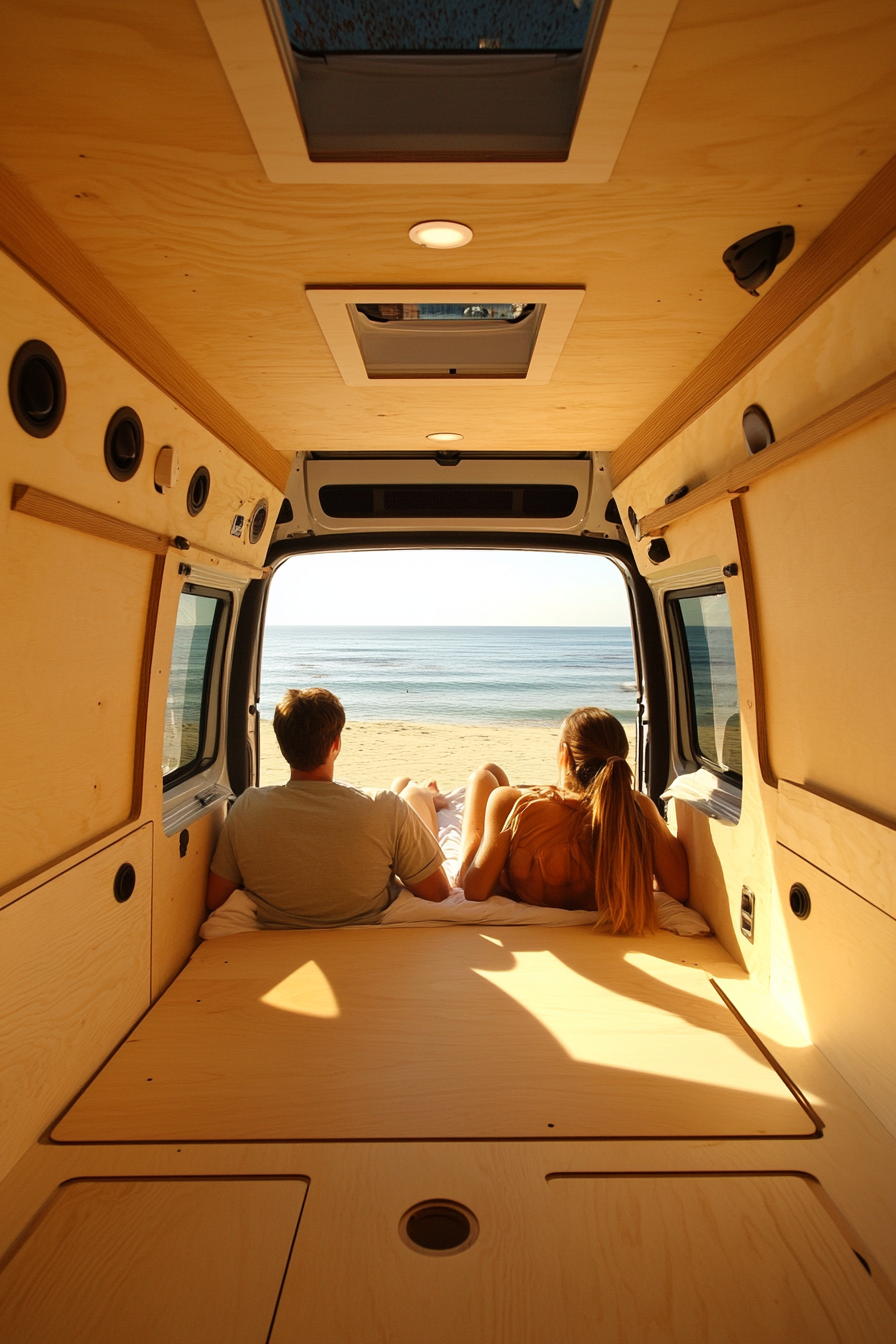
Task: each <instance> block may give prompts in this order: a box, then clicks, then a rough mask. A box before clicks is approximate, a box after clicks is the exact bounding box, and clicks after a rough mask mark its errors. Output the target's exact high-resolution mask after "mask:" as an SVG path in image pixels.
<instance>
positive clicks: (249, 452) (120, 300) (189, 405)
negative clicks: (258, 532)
mask: <svg viewBox="0 0 896 1344" xmlns="http://www.w3.org/2000/svg"><path fill="white" fill-rule="evenodd" d="M0 191H2V194H3V203H4V208H3V214H2V216H0V246H2V247H3V249H4V251H5V252H7V253H8V254H9V256H11V257H13V258H14V259H15V260H16V261H17V262H19V264H20V265H21V266H23V267H24V268H25V270H27V271H29V272H30V273H31V275H33V276H34V277H35V279H37V280H39V281H40V283H41V284H42V285H44V286H45V287H46V288H47V289H48V290H49V291H50V292H51V293H52V294H54V295H55V296H56V297H57V298H58V299H60V300H61V302H62V303H64V304H65V306H66V307H67V308H69V309H71V311H72V312H73V313H75V314H76V315H77V316H78V317H80V318H81V319H82V321H84V322H85V324H86V325H87V326H88V327H90V328H91V330H92V331H94V332H96V334H97V335H98V336H101V337H102V339H103V340H104V341H107V342H108V344H109V345H111V346H112V347H113V349H115V350H117V351H118V353H119V354H120V355H123V356H124V358H125V359H126V360H128V362H129V363H131V364H133V365H134V367H135V368H136V369H139V370H140V372H141V373H143V374H145V375H146V377H147V378H148V379H149V380H150V382H153V383H155V385H156V386H157V387H159V388H161V390H162V391H163V392H166V393H167V394H168V395H169V396H170V397H171V398H172V399H173V400H174V401H176V402H177V403H178V405H179V406H182V407H183V408H184V410H185V411H188V412H189V413H190V414H191V415H192V416H193V417H194V418H195V419H196V420H198V421H199V423H200V424H201V425H204V426H205V428H206V429H208V430H211V432H212V433H213V434H215V435H216V436H217V437H218V438H219V439H222V440H223V441H224V442H225V443H227V444H228V445H229V446H230V447H231V448H233V450H234V452H237V453H239V454H240V456H241V457H244V458H245V459H246V461H247V462H250V463H251V464H252V466H254V467H255V468H256V469H257V470H258V471H260V472H261V474H262V475H263V476H264V477H265V478H266V479H267V480H269V481H270V482H271V483H272V484H273V485H274V487H275V488H276V489H282V488H283V486H284V485H285V484H286V479H287V475H288V467H287V465H286V464H285V463H284V462H282V461H281V460H280V458H279V457H278V455H277V453H276V452H275V450H274V449H273V448H272V447H271V445H270V444H269V443H267V442H266V440H265V439H264V438H263V437H262V436H261V435H260V434H259V433H258V432H257V431H256V430H254V429H253V428H252V426H251V425H249V424H248V423H247V422H246V421H245V420H244V419H243V417H242V416H241V415H240V414H239V413H238V412H237V411H235V410H234V409H233V407H232V406H229V405H228V404H227V402H226V401H225V400H224V398H223V397H221V396H220V395H219V394H218V393H217V392H215V390H214V388H212V387H210V386H209V385H208V383H206V381H205V379H204V378H202V377H200V375H199V374H197V373H196V371H195V369H192V368H191V367H190V366H189V365H188V364H187V363H186V362H185V360H183V359H182V358H181V356H180V355H179V354H178V352H177V351H176V350H175V349H174V348H173V347H172V346H171V345H170V344H169V343H168V342H167V341H166V340H165V339H164V338H163V337H162V336H160V334H159V333H158V332H157V331H156V330H155V329H154V328H153V327H152V326H151V325H150V323H149V322H147V321H146V319H145V318H144V317H143V316H142V314H141V313H140V312H139V311H138V310H137V309H136V308H135V307H134V306H133V304H131V303H129V302H128V300H127V299H125V298H124V296H123V295H121V294H120V293H119V292H118V291H117V290H116V289H115V287H114V285H112V284H110V282H109V281H108V280H107V278H106V277H105V276H104V275H103V273H102V271H101V270H99V269H98V268H97V267H96V266H94V265H93V264H92V263H91V262H90V261H89V260H88V258H87V257H85V256H84V254H83V253H82V252H80V251H79V249H78V248H77V247H76V246H75V245H74V244H73V243H72V241H71V239H70V238H69V237H68V236H67V235H66V234H65V233H63V231H62V230H61V229H60V228H59V227H58V225H57V224H56V223H55V221H54V220H53V219H51V217H50V216H49V215H48V214H47V213H46V212H45V211H44V210H42V209H41V207H40V206H39V205H38V203H37V201H35V200H34V198H33V197H32V196H31V195H30V193H29V192H28V191H27V190H25V188H24V187H23V186H22V184H21V183H20V182H19V181H18V180H17V178H16V177H15V176H14V175H13V174H12V173H9V172H7V171H6V169H5V168H3V167H2V165H0Z"/></svg>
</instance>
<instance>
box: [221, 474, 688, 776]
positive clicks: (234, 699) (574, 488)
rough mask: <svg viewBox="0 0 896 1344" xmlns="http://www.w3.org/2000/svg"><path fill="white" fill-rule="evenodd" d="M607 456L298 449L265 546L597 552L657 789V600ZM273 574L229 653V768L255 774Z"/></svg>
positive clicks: (663, 761) (304, 550) (640, 758)
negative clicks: (619, 600) (623, 615)
mask: <svg viewBox="0 0 896 1344" xmlns="http://www.w3.org/2000/svg"><path fill="white" fill-rule="evenodd" d="M608 458H609V454H604V453H575V454H557V453H555V454H534V453H530V454H520V455H519V456H512V457H511V456H509V455H507V454H485V453H470V454H465V453H461V452H457V451H444V452H442V451H431V452H425V453H419V454H398V453H396V454H390V455H388V456H373V455H371V454H368V453H363V454H348V453H346V454H333V453H318V454H315V453H299V454H297V455H296V459H295V462H294V464H293V470H292V473H291V475H290V480H289V484H288V486H287V492H286V498H285V500H284V503H283V507H282V509H281V512H280V516H279V518H278V522H277V527H276V528H275V531H274V535H273V541H272V544H271V548H270V551H269V553H268V565H269V566H270V568H271V571H272V572H273V571H275V570H276V568H277V567H278V565H280V564H281V563H283V562H284V561H285V560H286V559H288V558H289V557H290V556H294V555H298V554H309V553H312V552H320V551H334V550H368V549H369V550H379V549H383V548H387V549H405V548H406V549H418V548H430V547H439V548H453V547H464V548H475V549H520V550H529V551H531V550H546V551H567V552H569V551H577V552H585V553H590V554H596V555H603V556H606V557H607V558H609V559H611V560H613V561H614V563H615V564H616V565H617V566H618V567H619V569H620V571H621V572H622V574H623V576H624V578H625V581H626V584H627V588H628V593H629V602H630V609H631V618H632V631H633V643H634V664H635V675H636V683H637V718H636V760H635V763H634V764H635V774H636V780H637V785H638V787H639V788H641V789H642V790H644V791H645V792H647V793H650V794H651V796H653V797H654V798H655V799H657V800H658V799H659V795H660V794H661V793H662V791H663V789H664V788H665V787H666V784H667V782H668V775H669V731H668V698H667V691H666V676H665V667H664V661H663V655H662V647H661V642H660V636H659V626H658V621H657V613H656V606H655V602H654V599H653V596H652V594H651V592H650V590H649V587H648V585H647V584H646V583H645V582H644V580H643V578H642V577H641V576H640V574H639V573H638V570H637V566H636V565H635V563H634V559H633V557H632V553H631V548H630V547H629V544H628V542H627V540H626V538H625V533H624V531H623V529H622V527H621V526H620V525H619V524H618V522H617V521H616V519H617V518H618V514H617V513H616V509H615V505H614V503H613V501H612V497H611V494H610V483H609V470H608ZM269 582H270V575H269V576H268V577H267V578H264V579H259V580H256V581H254V582H253V583H252V584H251V585H250V589H249V591H248V592H247V593H246V596H245V598H244V601H243V605H242V609H241V613H240V621H239V626H238V629H237V634H236V646H235V649H234V657H233V680H232V685H231V693H230V699H229V704H230V714H229V723H228V739H229V740H228V771H229V775H230V782H231V786H232V787H233V789H234V791H235V792H237V793H239V792H240V791H241V790H242V789H244V788H247V787H248V786H250V785H253V784H257V783H258V779H259V766H260V737H259V722H258V713H257V710H258V704H259V699H260V669H261V653H262V641H263V625H264V610H265V604H266V596H267V589H268V584H269Z"/></svg>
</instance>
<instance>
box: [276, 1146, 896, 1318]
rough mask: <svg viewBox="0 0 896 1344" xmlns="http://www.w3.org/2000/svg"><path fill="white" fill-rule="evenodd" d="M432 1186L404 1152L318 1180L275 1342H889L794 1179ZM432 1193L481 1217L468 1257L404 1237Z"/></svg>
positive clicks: (848, 1263) (474, 1173)
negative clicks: (440, 1253) (403, 1224)
mask: <svg viewBox="0 0 896 1344" xmlns="http://www.w3.org/2000/svg"><path fill="white" fill-rule="evenodd" d="M483 1156H484V1155H483ZM508 1157H509V1160H510V1162H511V1163H512V1161H513V1159H512V1157H511V1156H510V1155H508ZM426 1176H427V1173H426V1168H425V1166H424V1165H423V1164H422V1163H420V1162H417V1161H413V1160H411V1161H409V1162H408V1161H405V1162H403V1161H402V1155H401V1151H400V1150H399V1151H398V1152H395V1151H394V1150H393V1152H392V1153H387V1152H385V1151H382V1150H380V1152H378V1153H376V1155H374V1153H373V1152H370V1151H365V1150H364V1149H363V1148H362V1149H357V1148H353V1150H352V1152H351V1154H350V1155H348V1154H347V1160H346V1167H345V1170H344V1172H343V1173H342V1174H339V1175H337V1173H336V1172H335V1171H334V1172H333V1173H332V1175H331V1177H330V1179H329V1180H328V1182H327V1186H328V1188H327V1190H326V1191H322V1190H319V1189H318V1188H317V1187H316V1185H315V1182H314V1180H313V1179H312V1182H311V1188H310V1191H309V1196H308V1200H307V1204H306V1208H305V1212H304V1214H303V1218H302V1223H301V1226H300V1228H299V1234H298V1237H297V1239H296V1247H295V1251H294V1253H293V1257H292V1261H291V1264H290V1269H289V1272H288V1274H287V1279H286V1284H285V1286H284V1292H283V1297H282V1299H281V1303H280V1308H279V1311H278V1313H277V1320H276V1323H275V1326H274V1330H273V1333H272V1344H286V1342H287V1341H289V1342H290V1344H292V1341H296V1344H311V1342H312V1341H313V1342H314V1344H343V1341H346V1340H356V1339H357V1340H360V1339H363V1340H364V1341H365V1344H368V1341H369V1344H411V1342H412V1341H417V1340H420V1339H427V1340H431V1341H433V1344H451V1342H453V1341H455V1340H458V1339H463V1340H465V1341H469V1342H470V1344H549V1341H554V1340H556V1341H560V1340H562V1341H563V1344H593V1341H594V1340H596V1339H597V1340H606V1341H608V1342H610V1341H611V1342H612V1344H644V1341H656V1344H660V1342H662V1344H719V1341H722V1340H724V1341H726V1344H756V1341H757V1340H759V1339H763V1340H768V1341H769V1344H790V1341H792V1340H793V1339H794V1338H795V1337H800V1338H805V1339H810V1340H812V1342H813V1344H884V1341H886V1340H888V1339H889V1338H890V1332H891V1331H892V1329H893V1324H894V1317H893V1315H892V1313H891V1311H890V1309H889V1307H888V1306H887V1304H886V1302H885V1301H884V1299H883V1298H882V1296H881V1295H880V1294H879V1293H878V1291H877V1289H876V1288H875V1286H874V1284H873V1282H872V1281H871V1279H869V1277H868V1275H867V1274H866V1273H865V1271H864V1270H863V1269H862V1267H861V1265H860V1264H859V1261H858V1260H857V1259H856V1257H855V1255H854V1254H853V1252H852V1250H851V1249H850V1246H849V1243H848V1242H847V1241H846V1240H845V1239H844V1237H843V1236H842V1235H841V1233H840V1231H839V1229H838V1228H837V1226H836V1225H835V1224H834V1222H833V1221H832V1220H831V1219H830V1218H829V1217H828V1215H827V1213H826V1211H825V1209H824V1208H823V1207H822V1205H821V1203H820V1202H819V1201H818V1200H817V1199H816V1197H815V1194H814V1193H813V1189H812V1185H811V1183H810V1182H808V1181H805V1180H803V1179H801V1177H800V1176H798V1175H795V1174H789V1173H786V1172H781V1173H778V1174H767V1175H742V1176H738V1175H733V1174H730V1175H721V1174H720V1175H717V1176H706V1175H703V1176H701V1175H697V1174H687V1175H685V1174H683V1175H680V1176H668V1175H665V1176H664V1175H650V1174H647V1173H643V1174H639V1175H633V1174H624V1173H620V1174H618V1175H607V1174H604V1175H601V1174H595V1175H594V1176H592V1177H588V1176H584V1177H582V1176H579V1177H573V1176H566V1177H561V1178H557V1177H554V1178H552V1177H551V1176H550V1174H549V1176H548V1179H547V1180H545V1179H544V1178H542V1179H541V1180H540V1181H534V1180H532V1181H521V1180H519V1179H516V1180H514V1179H507V1177H508V1176H509V1171H508V1170H507V1169H506V1168H505V1163H504V1157H503V1154H502V1155H501V1157H498V1155H497V1154H495V1165H494V1166H490V1165H489V1163H488V1162H487V1161H483V1162H481V1163H480V1164H474V1163H469V1162H468V1163H465V1164H463V1165H461V1164H460V1163H458V1164H457V1167H456V1170H455V1171H454V1173H452V1175H448V1173H447V1172H446V1171H445V1170H444V1168H443V1166H442V1163H438V1164H434V1166H433V1168H432V1171H431V1173H430V1176H429V1180H427V1179H426ZM446 1177H447V1179H446ZM334 1178H335V1179H334ZM427 1197H429V1198H434V1197H435V1198H438V1197H441V1198H451V1199H453V1200H456V1201H457V1202H458V1203H461V1204H463V1205H464V1206H465V1207H467V1208H468V1209H470V1210H471V1211H472V1212H473V1213H474V1214H475V1215H476V1217H477V1219H478V1222H479V1236H478V1239H477V1240H476V1242H475V1243H474V1245H473V1246H472V1247H470V1249H469V1250H466V1251H464V1252H462V1253H461V1254H459V1255H455V1256H450V1257H446V1258H434V1257H429V1256H422V1255H418V1254H415V1253H414V1252H413V1250H411V1249H409V1248H408V1247H407V1246H405V1245H404V1244H403V1243H402V1241H401V1240H400V1239H399V1236H398V1224H399V1220H400V1218H401V1215H402V1213H403V1212H404V1211H405V1210H406V1209H407V1208H409V1207H410V1206H412V1205H413V1204H414V1203H415V1202H416V1201H417V1200H419V1199H420V1198H427ZM337 1211H338V1212H337Z"/></svg>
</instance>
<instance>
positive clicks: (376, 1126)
mask: <svg viewBox="0 0 896 1344" xmlns="http://www.w3.org/2000/svg"><path fill="white" fill-rule="evenodd" d="M739 974H740V973H739V972H738V969H737V968H736V967H735V965H734V963H733V962H732V961H731V960H730V958H728V956H727V955H726V954H725V953H724V952H723V951H722V949H721V948H720V947H719V945H718V944H717V943H716V942H715V941H714V940H712V939H705V940H703V939H701V940H685V939H681V938H677V937H675V936H673V935H672V934H666V933H661V934H657V935H655V936H654V937H652V938H647V939H643V938H642V939H635V938H611V937H607V936H601V935H598V934H595V933H594V932H593V931H592V930H591V929H590V928H581V927H579V928H559V929H544V928H501V927H496V928H489V930H488V932H484V931H482V930H481V928H450V929H380V928H372V929H363V928H362V929H335V930H329V931H326V932H317V931H315V932H306V931H301V932H289V933H286V932H284V933H255V934H240V935H236V936H233V937H229V938H221V939H217V940H215V941H213V942H210V943H206V944H204V945H203V946H202V947H200V948H199V950H198V951H197V952H196V954H195V955H194V957H193V959H192V960H191V961H190V963H189V964H188V965H187V967H186V968H185V969H184V970H183V972H182V973H181V974H180V975H179V976H178V978H177V979H176V980H175V982H174V983H173V984H172V986H171V987H170V988H169V990H168V991H167V993H166V994H165V995H164V996H163V997H162V998H161V1000H160V1001H159V1002H158V1003H157V1004H156V1005H155V1007H154V1008H153V1009H152V1010H151V1011H150V1013H149V1014H148V1015H147V1016H146V1017H145V1018H144V1019H143V1021H142V1022H141V1023H140V1024H139V1025H138V1026H137V1027H136V1029H135V1030H134V1031H133V1033H132V1034H131V1036H130V1037H129V1038H128V1039H127V1040H126V1041H125V1042H124V1043H123V1045H122V1046H121V1047H120V1049H119V1050H118V1051H117V1053H116V1054H115V1055H114V1056H113V1057H112V1058H111V1059H110V1061H109V1062H108V1063H107V1064H106V1066H105V1068H103V1069H102V1070H101V1072H100V1073H99V1074H98V1076H97V1077H96V1078H95V1079H94V1081H93V1082H92V1083H91V1084H90V1086H89V1087H88V1088H87V1089H86V1091H85V1092H84V1093H83V1094H82V1095H81V1096H80V1098H79V1099H78V1100H77V1101H76V1102H75V1103H74V1104H73V1106H72V1107H71V1108H70V1110H69V1111H68V1112H67V1114H66V1115H64V1116H63V1118H62V1119H61V1120H60V1121H59V1123H58V1124H57V1125H56V1127H55V1129H54V1130H53V1132H52V1138H53V1139H54V1140H56V1141H57V1142H62V1143H85V1142H86V1143H91V1142H94V1143H95V1142H135V1141H136V1142H152V1141H156V1142H159V1141H161V1142H165V1141H172V1140H177V1141H181V1140H182V1141H194V1142H195V1141H209V1140H212V1141H214V1140H230V1141H239V1140H243V1141H246V1140H248V1141H260V1140H291V1141H298V1140H305V1141H307V1140H317V1141H320V1140H324V1141H334V1140H335V1141H340V1140H363V1139H368V1140H371V1139H373V1140H388V1139H393V1140H394V1139H403V1140H410V1139H430V1140H431V1139H452V1140H462V1139H483V1138H485V1139H495V1138H503V1139H533V1138H538V1139H561V1138H565V1139H569V1138H672V1139H675V1138H694V1137H708V1138H713V1137H733V1136H745V1137H771V1136H790V1137H804V1138H809V1137H812V1136H813V1135H815V1134H816V1132H817V1126H816V1120H815V1117H814V1115H813V1114H812V1113H811V1110H810V1108H807V1107H806V1106H804V1105H803V1104H801V1103H800V1101H799V1100H798V1098H797V1096H795V1095H794V1092H793V1091H791V1089H790V1088H789V1087H788V1085H787V1082H786V1081H785V1078H784V1077H783V1076H782V1074H781V1073H779V1072H778V1071H776V1068H775V1067H774V1066H773V1064H772V1063H771V1062H770V1061H769V1059H768V1058H767V1057H766V1056H765V1055H764V1054H763V1053H762V1051H761V1050H760V1049H759V1047H758V1045H757V1044H756V1042H755V1041H754V1039H753V1038H752V1037H751V1035H750V1033H749V1032H748V1030H747V1029H745V1027H744V1026H743V1024H742V1023H741V1022H740V1021H739V1020H738V1018H737V1017H736V1016H735V1014H734V1013H733V1012H732V1011H731V1009H730V1008H729V1007H728V1006H727V1004H726V1003H725V1001H724V1000H723V999H722V997H721V996H720V995H719V993H718V992H717V991H716V989H715V987H714V985H713V983H712V979H711V977H712V976H713V975H721V976H723V977H725V978H727V979H728V980H729V981H730V980H731V979H732V978H735V979H736V978H737V977H738V975H739ZM744 978H746V977H744Z"/></svg>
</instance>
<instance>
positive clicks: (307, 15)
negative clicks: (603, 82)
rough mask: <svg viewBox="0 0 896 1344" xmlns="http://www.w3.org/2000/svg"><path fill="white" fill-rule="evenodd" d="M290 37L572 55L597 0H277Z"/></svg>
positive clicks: (349, 46) (367, 45) (321, 43)
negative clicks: (423, 0)
mask: <svg viewBox="0 0 896 1344" xmlns="http://www.w3.org/2000/svg"><path fill="white" fill-rule="evenodd" d="M280 7H281V9H282V11H283V18H284V22H285V24H286V31H287V35H288V36H289V40H290V43H291V45H292V47H293V49H294V50H295V51H296V52H299V53H300V54H301V55H303V56H326V55H334V54H336V53H338V52H365V53H367V54H378V55H420V54H421V53H423V52H440V53H443V54H457V53H458V52H473V51H515V52H526V53H529V52H546V51H549V52H566V53H569V54H572V53H577V52H580V51H581V50H582V48H583V47H584V45H585V38H586V36H587V33H588V24H589V23H590V21H591V15H592V11H593V7H594V0H529V2H528V3H527V4H520V0H454V3H452V4H444V3H443V4H439V5H421V4H420V3H419V0H390V2H389V4H388V5H384V4H381V3H379V4H377V3H371V0H317V3H315V0H280Z"/></svg>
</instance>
